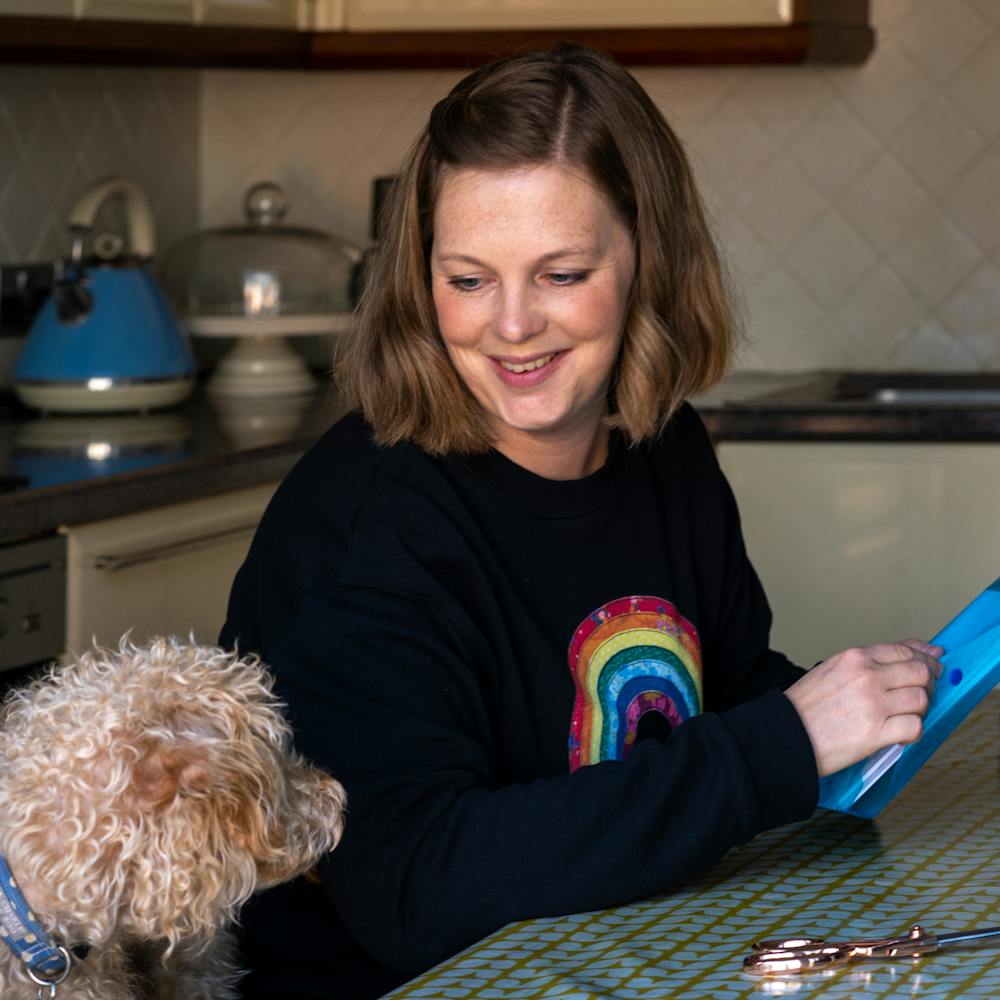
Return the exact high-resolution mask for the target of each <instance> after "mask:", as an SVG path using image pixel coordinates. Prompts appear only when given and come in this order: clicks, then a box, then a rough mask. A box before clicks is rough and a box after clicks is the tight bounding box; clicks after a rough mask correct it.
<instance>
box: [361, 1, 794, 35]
mask: <svg viewBox="0 0 1000 1000" xmlns="http://www.w3.org/2000/svg"><path fill="white" fill-rule="evenodd" d="M345 4H346V15H345V16H346V25H347V29H348V30H349V31H406V30H416V31H419V30H427V31H448V30H462V29H465V30H475V29H490V28H497V29H502V28H557V29H558V28H633V27H681V26H692V25H726V24H729V25H766V24H776V25H780V24H787V23H789V22H790V21H791V20H792V14H793V10H792V8H793V3H792V0H713V2H712V3H706V2H705V0H615V2H613V3H611V2H609V0H573V2H572V3H567V2H566V0H532V2H530V3H525V2H524V0H491V2H488V3H484V2H483V0H345Z"/></svg>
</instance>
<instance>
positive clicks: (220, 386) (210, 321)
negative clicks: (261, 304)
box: [186, 312, 353, 397]
mask: <svg viewBox="0 0 1000 1000" xmlns="http://www.w3.org/2000/svg"><path fill="white" fill-rule="evenodd" d="M352 318H353V313H350V312H336V313H316V314H311V315H298V316H262V317H257V318H253V317H247V316H189V317H187V320H186V323H187V328H188V331H189V332H190V333H191V335H192V336H193V337H232V338H233V339H234V340H235V341H236V343H235V344H233V346H232V347H231V348H230V349H229V350H228V351H226V353H225V354H224V355H223V356H222V360H221V361H219V363H218V364H217V365H216V368H215V372H214V373H213V374H212V376H211V378H210V379H209V380H208V385H207V386H206V389H207V391H208V392H209V393H211V394H212V395H216V396H241V397H248V396H250V397H260V396H298V395H303V394H305V393H310V392H312V391H313V390H314V389H315V388H316V379H315V378H314V377H313V376H312V374H311V373H310V371H309V369H308V368H307V366H306V363H305V361H304V360H303V359H302V357H301V356H300V355H299V354H298V353H297V352H296V350H295V348H293V347H292V346H291V344H289V343H288V341H287V340H286V339H285V338H286V337H308V336H328V335H330V334H337V333H343V332H344V331H345V330H347V329H349V328H350V325H351V320H352Z"/></svg>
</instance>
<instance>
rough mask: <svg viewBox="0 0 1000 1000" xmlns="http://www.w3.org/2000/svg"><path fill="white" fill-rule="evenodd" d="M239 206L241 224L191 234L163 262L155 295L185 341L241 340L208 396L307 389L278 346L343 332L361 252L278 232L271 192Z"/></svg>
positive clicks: (305, 375)
mask: <svg viewBox="0 0 1000 1000" xmlns="http://www.w3.org/2000/svg"><path fill="white" fill-rule="evenodd" d="M243 206H244V210H245V212H246V225H243V226H223V227H220V228H217V229H208V230H205V231H204V232H200V233H196V234H194V235H193V236H190V237H188V238H187V239H184V240H182V241H181V242H180V243H178V244H177V245H176V246H174V247H173V248H172V249H171V250H170V251H169V252H168V253H167V254H166V255H165V257H164V258H163V262H162V265H161V268H160V279H161V282H162V285H163V288H164V290H165V291H166V293H167V295H168V296H169V298H170V300H171V301H172V302H173V304H174V307H175V308H176V309H177V312H178V313H179V315H180V317H181V319H182V320H183V321H184V323H185V325H186V327H187V329H188V332H189V333H191V334H192V335H193V336H196V337H234V338H239V339H238V341H237V343H236V345H235V346H234V347H233V348H232V349H231V350H230V351H229V352H227V354H226V355H225V356H224V357H223V359H222V361H220V363H219V365H218V367H217V369H216V371H215V374H214V375H213V376H212V379H211V380H210V382H209V390H210V391H213V392H216V393H219V394H227V395H254V396H267V395H285V394H290V393H297V392H305V391H309V390H311V389H312V388H313V387H314V381H313V379H312V376H311V375H310V374H309V372H308V370H307V369H306V367H305V364H304V362H303V361H302V359H301V358H300V357H299V355H298V354H296V353H295V351H294V350H292V348H291V347H290V346H289V345H288V344H287V343H286V342H285V340H284V338H285V337H288V336H296V337H300V336H307V335H312V334H317V335H318V334H331V333H338V332H340V331H342V330H344V329H346V327H347V326H348V325H349V321H350V315H351V312H350V311H351V306H352V303H351V297H350V289H351V277H352V274H353V271H354V268H355V266H356V265H357V263H358V261H359V260H360V259H361V251H360V250H359V249H358V248H357V247H355V246H354V245H353V244H351V243H348V242H347V241H345V240H342V239H340V238H338V237H336V236H334V235H332V234H330V233H327V232H324V231H322V230H319V229H310V228H307V227H305V226H292V225H286V224H285V222H284V221H283V220H284V218H285V216H286V215H287V214H288V207H289V206H288V198H287V197H286V195H285V192H284V191H283V190H282V189H281V187H279V186H278V185H277V184H274V183H271V182H269V181H265V182H262V183H260V184H255V185H254V186H253V187H251V188H250V189H249V190H248V191H247V193H246V196H245V197H244V199H243Z"/></svg>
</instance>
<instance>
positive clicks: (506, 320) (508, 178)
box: [430, 165, 635, 479]
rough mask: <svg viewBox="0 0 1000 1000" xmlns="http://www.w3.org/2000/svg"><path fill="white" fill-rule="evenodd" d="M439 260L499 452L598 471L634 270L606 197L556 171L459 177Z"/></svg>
mask: <svg viewBox="0 0 1000 1000" xmlns="http://www.w3.org/2000/svg"><path fill="white" fill-rule="evenodd" d="M430 267H431V288H432V292H433V297H434V308H435V311H436V313H437V320H438V328H439V330H440V333H441V339H442V340H443V341H444V345H445V348H446V349H447V351H448V357H449V358H450V359H451V361H452V364H454V366H455V370H456V371H457V372H458V374H459V376H460V377H461V379H462V380H463V381H464V382H465V384H466V385H467V386H468V388H469V390H470V391H471V393H472V394H473V396H475V398H476V400H477V401H478V402H479V404H480V405H481V406H482V408H483V411H484V412H485V414H486V415H487V420H488V422H489V425H490V429H491V430H492V432H493V436H494V437H493V440H494V447H495V448H496V449H497V451H499V452H501V453H502V454H504V455H506V456H507V458H509V459H511V461H513V462H516V463H517V464H518V465H520V466H523V467H524V468H527V469H530V470H531V471H532V472H536V473H538V474H539V475H542V476H546V477H548V478H549V479H578V478H580V477H581V476H584V475H587V474H589V473H591V472H594V471H595V470H596V469H599V468H600V467H601V466H602V465H603V464H604V461H605V459H606V458H607V451H608V433H609V432H608V427H607V425H606V424H605V423H604V418H605V417H606V416H607V413H608V403H607V399H608V388H609V386H610V383H611V375H612V371H613V370H614V366H615V363H616V361H617V359H618V353H619V349H620V346H621V341H622V333H623V330H624V325H625V312H626V308H627V306H628V299H629V293H630V290H631V287H632V281H633V278H634V275H635V251H634V249H633V247H632V238H631V234H630V233H629V231H628V229H627V228H626V223H625V221H624V220H622V219H620V218H619V217H618V216H617V214H616V212H615V209H614V207H613V206H612V205H611V204H610V203H609V202H608V200H607V199H606V198H605V197H604V195H603V194H602V193H601V191H600V190H599V189H598V188H597V187H596V186H595V185H594V184H593V183H592V182H591V181H590V180H589V179H587V178H586V177H585V176H581V175H580V173H579V172H577V171H572V170H569V169H567V168H565V167H562V166H557V165H543V166H533V167H521V168H514V169H510V170H494V171H488V170H457V171H455V170H449V171H446V172H445V174H444V177H443V179H442V182H441V193H440V195H439V196H438V201H437V207H436V211H435V218H434V245H433V247H432V250H431V257H430Z"/></svg>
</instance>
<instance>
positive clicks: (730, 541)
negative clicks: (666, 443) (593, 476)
mask: <svg viewBox="0 0 1000 1000" xmlns="http://www.w3.org/2000/svg"><path fill="white" fill-rule="evenodd" d="M680 416H681V418H682V420H684V424H683V426H684V428H685V430H686V432H687V441H688V447H689V457H688V460H689V462H690V463H691V466H692V468H693V469H695V470H696V473H695V476H694V478H695V480H696V481H697V483H698V484H699V485H698V490H697V494H698V495H697V501H698V517H697V518H696V519H695V524H696V528H695V530H696V532H697V534H698V536H699V537H698V539H697V541H696V546H697V549H698V551H699V552H700V553H702V554H703V563H702V570H703V576H702V588H703V591H704V592H705V593H706V595H707V599H706V601H705V605H706V607H708V608H711V609H712V612H713V620H712V623H711V627H710V628H709V629H708V630H706V634H705V635H704V638H705V641H706V649H705V655H706V663H707V664H708V665H709V669H710V670H711V672H712V673H711V678H710V679H707V681H706V691H707V698H708V702H707V705H708V707H709V708H714V709H720V708H721V709H725V708H730V707H732V706H734V705H737V704H739V703H741V702H744V701H748V700H751V699H754V698H757V697H758V696H760V695H762V694H763V693H765V692H767V691H773V690H780V691H783V690H784V689H785V688H787V687H789V686H790V685H791V684H794V683H795V681H797V680H798V679H799V678H800V677H801V676H802V674H803V672H804V671H803V670H802V668H801V667H798V666H796V665H795V664H793V663H792V662H791V661H790V660H789V659H788V658H787V657H786V656H785V655H784V654H783V653H780V652H778V651H777V650H773V649H771V648H770V632H771V623H772V614H771V608H770V606H769V604H768V602H767V597H766V595H765V593H764V588H763V586H762V585H761V581H760V579H759V577H758V576H757V572H756V570H755V569H754V567H753V564H752V563H751V561H750V558H749V556H748V554H747V550H746V545H745V543H744V540H743V531H742V526H741V524H740V515H739V510H738V508H737V505H736V499H735V497H734V496H733V491H732V489H731V487H730V485H729V482H728V481H727V480H726V477H725V475H724V474H723V472H722V469H721V468H720V467H719V463H718V460H717V458H716V455H715V450H714V448H713V447H712V444H711V441H710V440H709V437H708V433H707V432H706V430H705V427H704V425H703V424H702V422H701V420H700V418H699V417H698V416H697V415H696V414H695V412H694V410H693V409H691V408H690V407H685V408H684V410H683V411H682V412H681V414H680ZM774 544H780V539H775V542H774ZM707 553H710V554H711V558H705V555H704V554H707ZM803 739H805V740H806V741H807V742H808V737H806V736H805V731H804V730H802V733H801V738H800V740H799V741H798V743H799V744H801V742H802V740H803ZM798 750H799V751H802V750H803V748H802V747H801V745H800V746H799V747H798ZM809 752H810V756H811V747H810V748H809Z"/></svg>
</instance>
